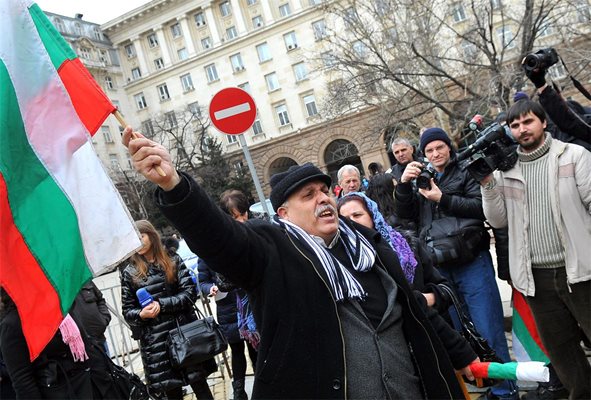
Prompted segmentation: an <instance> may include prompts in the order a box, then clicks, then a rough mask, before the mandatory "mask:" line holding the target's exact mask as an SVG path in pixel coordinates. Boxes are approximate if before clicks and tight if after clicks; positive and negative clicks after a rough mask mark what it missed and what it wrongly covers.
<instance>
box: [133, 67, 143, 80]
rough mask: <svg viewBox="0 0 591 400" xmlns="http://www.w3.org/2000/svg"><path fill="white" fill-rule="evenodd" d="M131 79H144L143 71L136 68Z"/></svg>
mask: <svg viewBox="0 0 591 400" xmlns="http://www.w3.org/2000/svg"><path fill="white" fill-rule="evenodd" d="M131 77H132V78H133V79H139V78H141V77H142V71H140V68H139V67H135V68H132V69H131Z"/></svg>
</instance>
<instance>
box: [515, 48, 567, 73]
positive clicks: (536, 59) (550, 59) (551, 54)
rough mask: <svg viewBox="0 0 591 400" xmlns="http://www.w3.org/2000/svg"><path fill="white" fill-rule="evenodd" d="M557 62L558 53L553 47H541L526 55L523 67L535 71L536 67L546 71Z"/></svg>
mask: <svg viewBox="0 0 591 400" xmlns="http://www.w3.org/2000/svg"><path fill="white" fill-rule="evenodd" d="M557 62H558V53H557V52H556V50H554V49H553V48H552V47H548V48H547V49H541V50H538V51H536V52H535V53H531V54H528V55H527V56H525V59H524V60H523V67H524V68H525V69H526V70H527V71H533V70H535V69H537V70H539V71H546V70H547V69H548V68H550V67H551V66H553V65H554V64H556V63H557Z"/></svg>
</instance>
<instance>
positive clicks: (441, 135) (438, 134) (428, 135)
mask: <svg viewBox="0 0 591 400" xmlns="http://www.w3.org/2000/svg"><path fill="white" fill-rule="evenodd" d="M434 140H441V141H443V142H445V144H447V145H448V146H449V148H450V149H452V150H453V147H452V146H451V140H450V138H449V136H447V133H446V132H445V131H444V130H443V129H441V128H429V129H427V130H426V131H425V132H423V134H422V135H421V141H420V143H419V148H420V149H421V152H422V153H423V154H424V153H425V147H427V145H428V144H429V143H431V142H432V141H434Z"/></svg>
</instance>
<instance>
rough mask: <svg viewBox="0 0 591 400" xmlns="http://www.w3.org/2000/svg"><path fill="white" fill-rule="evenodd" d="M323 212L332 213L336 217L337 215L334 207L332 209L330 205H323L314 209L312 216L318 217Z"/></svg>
mask: <svg viewBox="0 0 591 400" xmlns="http://www.w3.org/2000/svg"><path fill="white" fill-rule="evenodd" d="M325 211H332V213H333V214H334V215H336V213H337V209H336V208H334V207H333V206H332V205H330V204H325V205H322V206H320V207H318V208H317V209H316V212H314V216H316V217H319V216H320V214H322V213H323V212H325Z"/></svg>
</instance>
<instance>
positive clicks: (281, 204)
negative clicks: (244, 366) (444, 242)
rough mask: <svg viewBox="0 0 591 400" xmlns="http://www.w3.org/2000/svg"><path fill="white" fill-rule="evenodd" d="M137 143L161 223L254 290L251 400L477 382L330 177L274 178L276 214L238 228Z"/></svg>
mask: <svg viewBox="0 0 591 400" xmlns="http://www.w3.org/2000/svg"><path fill="white" fill-rule="evenodd" d="M131 135H132V132H131V128H130V127H128V128H126V130H125V132H124V137H123V141H124V143H125V144H126V145H127V146H128V148H129V151H130V153H131V156H132V158H133V162H134V166H135V168H136V169H137V170H138V171H139V172H140V173H142V174H143V175H144V176H145V177H146V178H147V179H149V180H150V181H152V182H154V183H156V184H157V185H158V186H159V188H158V189H157V190H156V193H155V200H156V203H157V204H158V206H159V207H160V209H161V210H162V212H163V213H164V215H165V216H166V217H167V218H168V219H169V220H170V221H171V222H172V223H173V224H174V225H175V227H176V228H177V229H178V231H179V232H180V233H181V235H182V236H183V238H185V239H186V241H187V243H188V244H189V247H190V248H191V249H192V250H193V251H194V252H195V253H196V254H198V255H199V257H200V258H202V259H203V260H205V262H206V263H207V264H208V266H209V267H210V268H212V269H213V270H215V271H217V272H219V273H221V274H223V275H224V276H226V277H227V278H228V279H229V280H230V281H232V282H233V283H235V284H237V285H239V286H240V287H242V288H244V289H246V290H247V291H248V293H249V297H250V299H251V305H252V308H253V311H254V316H255V320H256V321H257V325H258V326H259V329H260V334H261V342H260V346H259V355H258V360H257V366H256V375H255V382H254V389H253V398H264V399H273V398H283V399H287V398H297V399H321V398H351V399H361V398H413V399H414V398H438V399H440V398H461V397H462V391H461V389H460V386H459V384H458V382H457V380H456V377H455V374H454V367H455V368H456V369H463V372H465V373H466V374H467V375H470V376H471V374H470V373H469V372H468V371H467V369H468V368H467V365H468V364H469V363H470V362H472V361H473V360H474V359H475V354H474V353H473V351H472V349H471V348H470V347H469V346H468V345H467V343H466V342H465V341H464V340H463V339H461V337H460V336H459V335H458V334H457V333H456V332H455V331H453V330H452V329H451V328H449V326H447V325H446V324H445V322H444V321H443V320H442V319H441V318H440V317H439V315H438V314H437V313H436V312H435V311H433V310H431V309H429V308H428V307H427V306H426V302H425V301H424V297H423V298H421V297H422V296H421V295H420V294H418V293H417V294H415V293H414V292H413V291H412V290H411V288H410V286H409V284H408V282H407V281H406V278H405V276H404V274H403V272H402V269H401V267H400V263H399V261H398V258H397V257H396V255H395V253H394V252H393V251H392V250H391V248H390V247H389V246H388V244H386V243H384V242H383V241H382V240H380V235H379V234H378V233H377V232H375V231H372V230H369V229H366V228H364V227H362V226H360V225H357V224H353V223H348V222H346V221H344V220H340V219H339V217H338V215H337V212H336V207H335V201H334V198H333V197H332V196H330V192H329V187H330V183H331V179H330V177H329V176H328V175H326V174H324V173H323V172H322V171H320V170H319V169H318V168H317V167H315V166H313V165H312V164H310V163H307V164H304V165H300V166H297V165H296V166H292V167H290V168H289V170H287V171H285V172H282V173H279V174H276V175H274V176H273V177H272V178H271V182H270V183H271V188H272V191H271V196H270V197H271V203H272V205H273V209H274V210H275V211H276V212H277V217H276V218H275V219H274V221H273V222H272V223H269V222H267V221H263V220H249V221H248V222H245V223H242V224H241V223H238V222H236V221H234V220H232V219H231V218H230V217H229V216H228V215H226V214H224V213H223V212H222V211H221V210H219V209H218V207H216V205H215V204H214V203H213V202H212V201H211V200H210V199H209V197H208V196H207V195H206V194H205V192H204V191H203V190H202V189H201V188H200V187H199V185H198V184H197V183H196V182H195V181H194V180H193V179H192V178H190V177H189V175H187V174H185V173H182V172H177V171H175V170H174V168H173V164H172V162H171V158H170V155H169V154H168V152H167V151H166V150H165V149H164V147H162V146H161V145H159V144H157V143H155V142H153V141H151V140H148V139H146V138H144V137H142V136H141V135H139V134H137V136H138V138H137V139H131ZM155 166H159V167H160V168H161V169H162V170H163V172H164V173H165V175H166V176H162V175H160V174H158V172H157V171H156V168H155ZM448 354H449V356H448ZM450 359H451V360H450ZM465 367H466V368H465Z"/></svg>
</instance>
